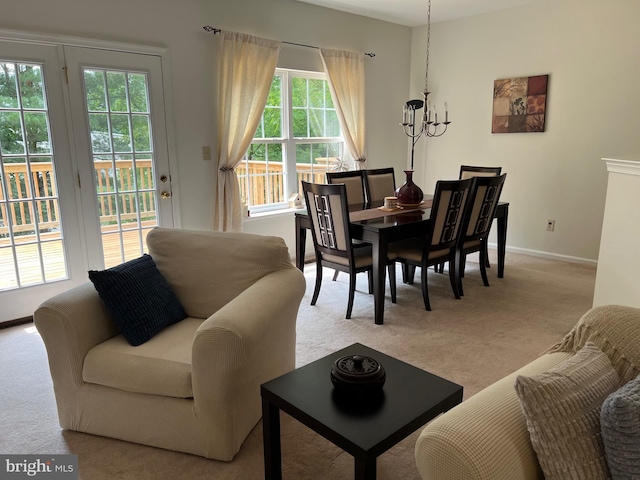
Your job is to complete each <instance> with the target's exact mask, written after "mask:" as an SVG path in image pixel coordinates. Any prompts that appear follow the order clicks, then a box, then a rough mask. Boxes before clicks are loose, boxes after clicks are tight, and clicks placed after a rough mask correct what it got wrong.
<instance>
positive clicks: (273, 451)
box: [260, 343, 462, 480]
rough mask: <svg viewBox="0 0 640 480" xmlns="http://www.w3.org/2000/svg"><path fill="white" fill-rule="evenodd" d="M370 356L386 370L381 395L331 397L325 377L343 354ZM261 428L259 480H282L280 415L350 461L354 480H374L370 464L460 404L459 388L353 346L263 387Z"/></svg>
mask: <svg viewBox="0 0 640 480" xmlns="http://www.w3.org/2000/svg"><path fill="white" fill-rule="evenodd" d="M356 354H357V355H363V356H367V357H372V358H374V359H376V360H378V362H379V363H381V364H382V366H383V367H384V369H385V371H386V375H387V378H386V382H385V384H384V388H383V390H382V395H381V396H380V397H379V398H378V399H377V400H376V401H373V402H368V403H362V402H349V401H345V399H344V397H341V396H339V395H337V394H336V392H335V391H334V387H333V384H332V383H331V378H330V372H331V367H332V366H333V363H334V362H335V360H337V359H338V358H340V357H343V356H345V355H356ZM260 389H261V394H262V415H263V416H262V422H263V423H262V427H263V433H264V467H265V479H268V480H279V479H281V478H282V454H281V447H280V410H282V411H283V412H285V413H287V414H289V415H291V416H292V417H293V418H295V419H297V420H298V421H300V422H301V423H303V424H304V425H306V426H307V427H309V428H311V429H312V430H314V431H315V432H317V433H318V434H320V435H322V436H323V437H324V438H326V439H327V440H329V441H331V442H333V443H334V444H335V445H337V446H338V447H340V448H342V449H343V450H344V451H345V452H348V453H350V454H351V455H353V457H354V458H355V478H356V480H365V479H366V480H373V479H375V478H376V459H377V458H378V456H380V455H381V454H382V453H384V452H386V451H387V450H388V449H390V448H391V447H393V446H394V445H396V444H397V443H398V442H400V441H401V440H402V439H404V438H406V437H407V436H408V435H410V434H411V433H413V432H415V431H416V430H417V429H418V428H420V427H421V426H423V425H424V424H425V423H427V422H428V421H429V420H431V419H433V418H435V417H436V416H437V415H439V414H440V413H442V412H446V411H447V410H449V409H451V408H452V407H454V406H456V405H457V404H459V403H460V402H462V387H461V386H460V385H457V384H455V383H452V382H450V381H448V380H445V379H444V378H441V377H438V376H436V375H433V374H431V373H429V372H425V371H424V370H420V369H419V368H416V367H414V366H412V365H409V364H407V363H405V362H402V361H400V360H397V359H395V358H393V357H390V356H388V355H385V354H384V353H381V352H378V351H377V350H374V349H372V348H369V347H366V346H364V345H362V344H359V343H355V344H353V345H351V346H349V347H347V348H344V349H342V350H340V351H338V352H335V353H332V354H331V355H328V356H326V357H324V358H321V359H319V360H316V361H315V362H312V363H310V364H308V365H305V366H303V367H301V368H298V369H296V370H294V371H292V372H289V373H287V374H285V375H282V376H281V377H278V378H276V379H274V380H271V381H269V382H267V383H264V384H263V385H262V386H261V388H260Z"/></svg>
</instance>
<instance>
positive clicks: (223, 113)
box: [213, 31, 281, 232]
mask: <svg viewBox="0 0 640 480" xmlns="http://www.w3.org/2000/svg"><path fill="white" fill-rule="evenodd" d="M280 45H281V42H278V41H274V40H267V39H263V38H258V37H254V36H251V35H246V34H243V33H236V32H225V31H222V32H221V41H220V64H219V81H218V158H217V160H218V168H217V179H218V181H217V191H216V197H215V200H214V202H215V203H214V219H213V226H214V229H215V230H220V231H235V232H239V231H242V203H241V199H240V186H239V185H238V177H237V175H236V172H235V170H234V169H235V167H236V166H237V165H238V164H239V163H240V160H242V157H243V156H244V154H245V153H246V152H247V150H248V148H249V145H250V144H251V141H252V140H253V136H254V135H255V132H256V129H257V128H258V123H259V122H260V117H261V116H262V112H263V111H264V106H265V104H266V101H267V96H268V95H269V89H270V88H271V83H272V81H273V74H274V73H275V69H276V63H277V61H278V54H279V52H280Z"/></svg>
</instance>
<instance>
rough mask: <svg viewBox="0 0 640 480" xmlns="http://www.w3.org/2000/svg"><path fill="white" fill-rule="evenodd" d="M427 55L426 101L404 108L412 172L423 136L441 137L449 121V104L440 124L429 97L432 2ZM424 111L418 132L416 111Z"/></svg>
mask: <svg viewBox="0 0 640 480" xmlns="http://www.w3.org/2000/svg"><path fill="white" fill-rule="evenodd" d="M427 5H428V6H427V54H426V66H425V73H424V91H423V92H422V95H423V97H424V100H409V101H408V102H407V103H405V105H404V106H403V108H402V123H401V125H402V128H403V130H404V133H405V134H406V135H407V136H408V137H409V138H411V139H412V145H411V170H413V150H414V147H415V145H416V142H417V141H418V140H419V139H420V137H422V136H423V135H424V136H426V137H440V136H442V135H444V133H445V132H446V131H447V126H448V125H449V124H450V123H451V122H450V121H449V110H448V108H447V103H446V102H445V104H444V122H438V112H437V111H436V106H435V105H434V104H430V102H429V99H428V96H429V93H430V92H429V89H428V80H429V46H430V43H431V0H428V4H427ZM420 109H423V112H422V121H421V122H420V121H419V125H418V127H419V129H418V131H416V110H420Z"/></svg>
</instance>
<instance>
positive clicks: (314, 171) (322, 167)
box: [236, 157, 333, 206]
mask: <svg viewBox="0 0 640 480" xmlns="http://www.w3.org/2000/svg"><path fill="white" fill-rule="evenodd" d="M315 160H316V163H315V164H314V165H311V164H308V163H298V164H296V176H297V184H298V191H299V192H302V184H301V183H300V182H302V181H305V182H311V183H325V182H326V173H327V170H329V169H330V168H332V165H331V161H332V160H333V158H332V157H329V158H316V159H315ZM247 164H248V167H247ZM236 173H237V175H238V183H239V184H240V198H242V200H243V201H245V202H247V204H248V205H252V206H255V205H265V204H267V203H280V202H286V201H287V200H288V199H287V198H285V186H284V171H283V169H282V163H277V162H273V163H269V164H267V163H266V162H264V161H261V160H249V161H248V162H246V163H245V162H243V163H241V164H240V165H239V166H238V167H236Z"/></svg>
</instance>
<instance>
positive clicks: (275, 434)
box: [262, 397, 282, 480]
mask: <svg viewBox="0 0 640 480" xmlns="http://www.w3.org/2000/svg"><path fill="white" fill-rule="evenodd" d="M262 443H263V445H264V478H265V480H282V451H281V446H280V409H279V408H278V407H275V406H274V405H272V404H271V403H270V402H269V400H267V399H265V398H264V397H263V398H262Z"/></svg>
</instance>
